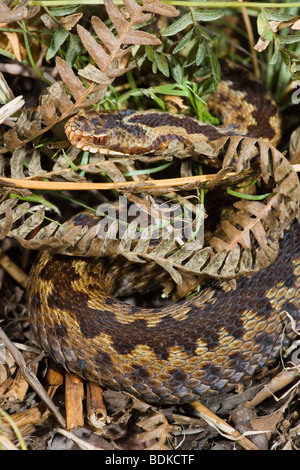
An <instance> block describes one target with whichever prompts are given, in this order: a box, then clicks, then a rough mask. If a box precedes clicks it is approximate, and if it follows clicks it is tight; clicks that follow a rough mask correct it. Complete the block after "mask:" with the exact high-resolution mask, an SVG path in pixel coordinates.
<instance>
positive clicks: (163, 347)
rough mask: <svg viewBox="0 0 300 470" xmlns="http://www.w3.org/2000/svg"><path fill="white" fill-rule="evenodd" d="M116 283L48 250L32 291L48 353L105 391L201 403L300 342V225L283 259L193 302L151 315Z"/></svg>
mask: <svg viewBox="0 0 300 470" xmlns="http://www.w3.org/2000/svg"><path fill="white" fill-rule="evenodd" d="M121 271H122V269H120V272H121ZM116 283H117V276H116V270H115V269H114V271H113V276H111V275H110V268H108V267H107V265H106V262H105V260H103V259H89V258H71V257H68V256H63V255H51V254H49V253H46V252H44V253H42V254H41V255H40V256H39V257H38V259H37V261H36V263H35V265H34V266H33V268H32V271H31V273H30V278H29V284H28V309H29V313H30V318H31V323H32V327H33V330H34V333H35V335H36V337H37V339H38V341H39V343H40V345H41V347H42V348H43V349H44V350H45V351H46V352H47V353H49V354H50V355H51V356H52V357H53V359H54V360H55V361H56V362H58V363H59V364H61V365H62V366H63V367H65V368H67V369H68V370H69V371H71V372H74V373H75V374H78V375H80V376H82V377H83V378H85V379H87V380H90V381H93V382H97V383H99V384H101V385H102V386H103V387H108V388H112V389H116V390H124V391H127V392H129V393H131V394H133V395H135V396H138V397H140V398H141V399H142V400H144V401H147V402H154V403H161V404H171V403H185V402H191V401H193V400H195V399H198V398H199V397H202V396H205V395H207V394H210V393H217V392H220V390H223V389H224V390H225V389H227V388H231V387H233V386H234V385H235V384H237V383H240V382H242V381H243V380H244V379H245V378H247V377H250V376H252V374H254V373H255V372H256V371H258V370H259V369H260V368H261V367H263V366H264V365H268V364H269V363H270V362H271V361H272V360H274V358H275V357H276V356H278V354H279V350H280V347H281V346H285V345H287V344H289V343H290V342H291V340H292V339H293V338H294V336H295V333H294V331H293V329H292V327H291V321H290V319H289V318H288V315H287V314H289V315H290V316H291V317H292V318H293V319H294V320H295V325H296V327H298V328H299V326H300V225H299V223H298V222H294V223H293V226H292V228H291V229H290V230H289V231H288V232H287V233H286V235H285V238H284V239H283V240H282V241H281V247H280V252H279V255H278V257H277V259H276V260H275V262H274V263H273V264H271V266H269V267H268V268H266V269H264V270H263V271H261V272H259V273H257V274H255V275H254V276H253V277H252V278H251V279H248V278H243V279H240V280H239V281H237V289H236V290H228V289H225V290H224V289H223V288H222V284H221V283H218V282H213V284H212V285H211V286H209V287H207V288H204V289H203V290H202V291H201V292H200V294H197V295H195V296H194V297H192V298H190V299H189V300H185V301H182V302H180V303H177V304H175V305H172V306H170V307H166V308H156V309H150V308H148V309H146V308H140V307H132V306H131V305H129V304H127V303H125V302H122V301H120V300H118V299H116V298H114V297H113V296H112V293H113V291H114V287H115V285H116ZM284 327H285V332H284V337H283V339H282V333H283V330H284Z"/></svg>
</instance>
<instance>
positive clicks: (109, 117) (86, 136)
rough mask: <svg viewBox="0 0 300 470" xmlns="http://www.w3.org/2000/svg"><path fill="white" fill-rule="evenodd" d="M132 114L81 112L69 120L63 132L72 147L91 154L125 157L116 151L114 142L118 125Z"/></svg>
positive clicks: (122, 153) (129, 112)
mask: <svg viewBox="0 0 300 470" xmlns="http://www.w3.org/2000/svg"><path fill="white" fill-rule="evenodd" d="M132 112H133V111H118V110H117V111H100V112H99V111H95V110H93V109H90V110H88V111H85V110H82V111H80V112H79V113H78V114H76V115H75V116H73V117H72V118H71V119H69V121H68V122H67V123H66V125H65V132H66V135H67V137H68V139H69V141H70V142H71V144H72V145H74V147H77V148H80V149H82V150H87V151H89V152H92V153H103V154H107V155H110V154H113V155H126V153H125V152H121V151H118V149H117V146H116V142H115V140H116V135H117V134H118V133H119V132H120V131H119V129H120V123H121V122H122V120H123V119H124V117H125V116H127V115H130V114H131V113H132Z"/></svg>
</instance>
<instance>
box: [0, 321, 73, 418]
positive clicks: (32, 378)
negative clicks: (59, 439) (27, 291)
mask: <svg viewBox="0 0 300 470" xmlns="http://www.w3.org/2000/svg"><path fill="white" fill-rule="evenodd" d="M0 341H2V342H3V343H4V345H5V347H6V348H7V349H8V351H9V352H10V354H11V355H12V357H13V358H14V360H15V362H16V363H17V364H18V366H19V368H20V372H21V373H22V375H23V376H24V377H25V379H26V380H27V382H28V383H29V385H30V386H31V387H32V388H33V390H34V391H35V392H36V393H37V394H38V396H39V397H40V398H41V400H42V401H43V402H44V403H45V405H46V406H47V408H48V409H49V410H50V411H51V412H52V413H53V415H54V416H55V418H56V419H57V421H58V423H59V425H60V426H62V427H65V426H66V422H65V420H64V418H63V416H62V415H61V414H60V412H59V411H58V409H57V408H56V406H55V405H54V403H53V401H52V400H51V399H50V398H49V397H48V395H47V393H46V390H45V389H44V388H43V386H42V385H41V383H40V382H39V380H38V379H37V377H36V375H35V374H34V373H33V372H32V370H31V369H30V367H28V365H27V364H26V362H25V360H24V358H23V356H22V354H21V353H20V351H19V350H18V348H17V347H16V346H15V345H14V344H13V343H12V342H11V340H10V339H9V338H8V336H7V335H6V334H5V332H4V331H3V329H2V328H0Z"/></svg>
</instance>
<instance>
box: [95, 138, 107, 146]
mask: <svg viewBox="0 0 300 470" xmlns="http://www.w3.org/2000/svg"><path fill="white" fill-rule="evenodd" d="M93 143H94V144H96V145H104V144H105V137H103V136H102V137H94V138H93Z"/></svg>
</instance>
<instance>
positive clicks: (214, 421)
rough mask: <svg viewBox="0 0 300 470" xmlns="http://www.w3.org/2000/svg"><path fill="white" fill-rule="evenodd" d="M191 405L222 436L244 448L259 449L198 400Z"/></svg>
mask: <svg viewBox="0 0 300 470" xmlns="http://www.w3.org/2000/svg"><path fill="white" fill-rule="evenodd" d="M191 406H192V407H193V408H194V410H196V411H197V412H198V413H199V414H200V416H201V418H203V419H204V421H206V422H207V423H208V424H209V425H210V426H212V427H214V428H215V429H217V430H218V431H219V432H220V433H221V434H222V436H225V437H227V438H228V439H230V440H233V441H236V442H237V443H238V444H239V445H240V446H242V447H243V449H245V450H260V449H259V447H257V446H256V445H255V444H254V443H253V442H252V441H250V440H249V439H247V437H245V436H243V435H242V434H240V433H239V432H238V431H237V430H236V429H234V428H233V427H232V426H230V425H229V424H228V423H226V421H224V420H223V419H221V418H219V417H218V416H217V415H215V414H214V413H213V412H212V411H210V410H209V409H208V408H206V407H205V406H203V405H202V404H201V403H200V402H199V401H193V402H192V403H191Z"/></svg>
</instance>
